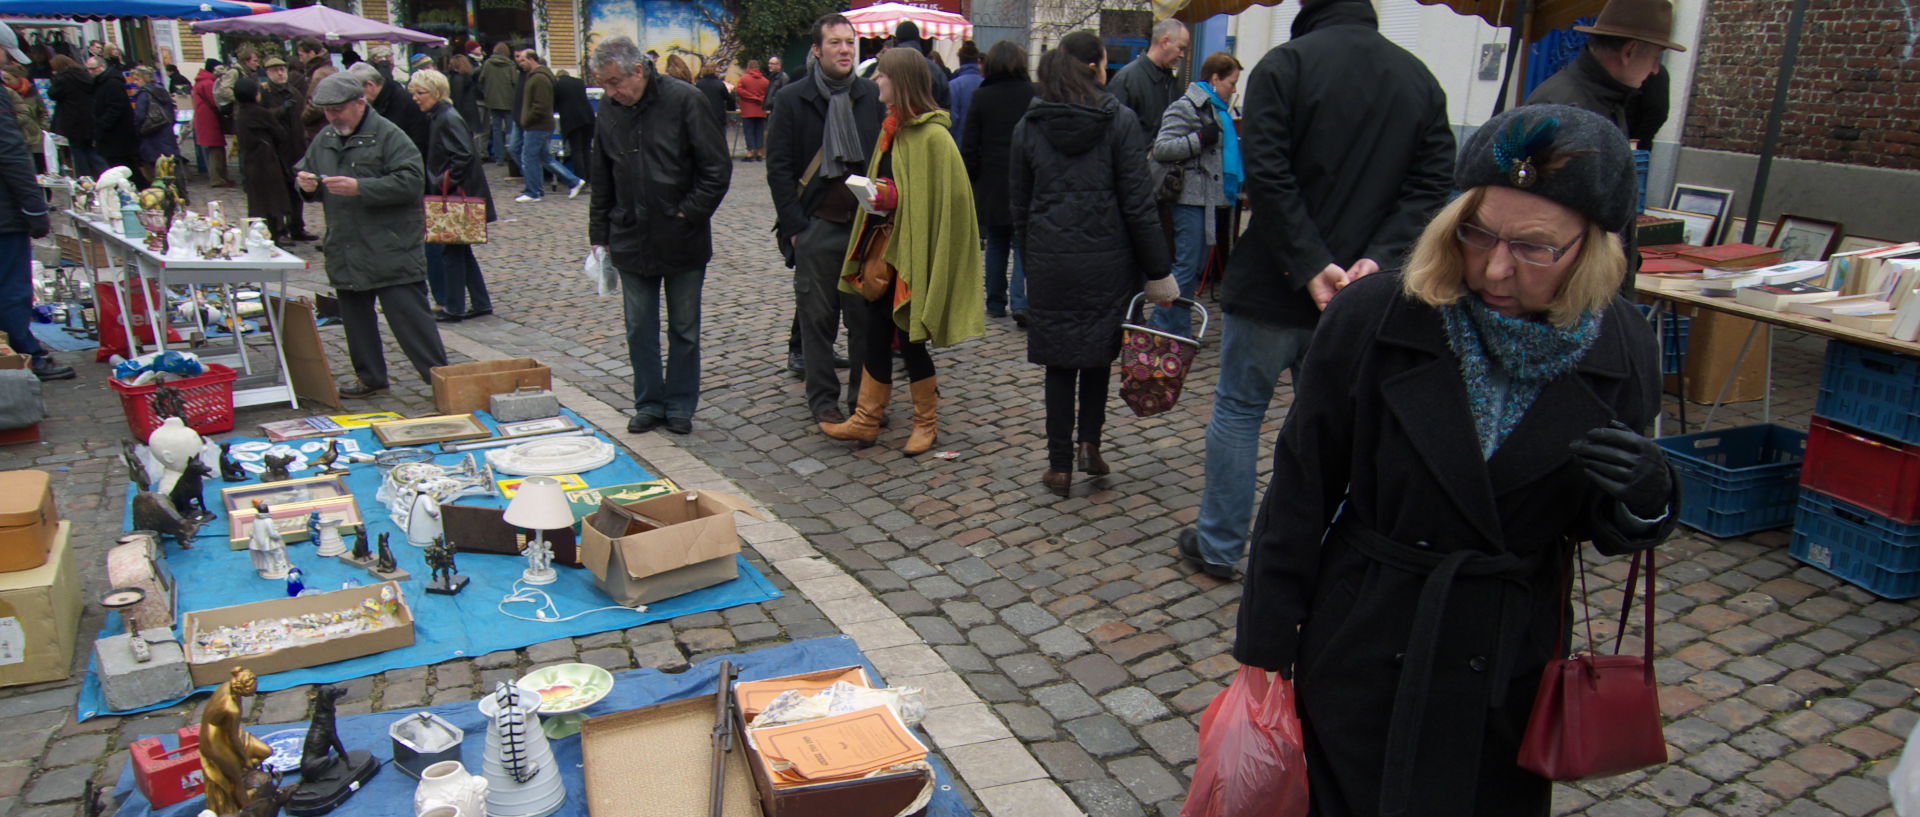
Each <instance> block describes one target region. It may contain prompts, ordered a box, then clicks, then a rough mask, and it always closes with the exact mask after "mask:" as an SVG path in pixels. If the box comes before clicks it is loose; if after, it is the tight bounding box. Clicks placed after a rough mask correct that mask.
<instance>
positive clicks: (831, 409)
mask: <svg viewBox="0 0 1920 817" xmlns="http://www.w3.org/2000/svg"><path fill="white" fill-rule="evenodd" d="M813 421H814V422H816V423H828V424H832V425H839V424H841V423H844V422H846V421H847V415H846V412H843V411H841V410H840V408H839V407H838V406H828V407H826V408H823V409H821V410H819V411H816V412H814V413H813Z"/></svg>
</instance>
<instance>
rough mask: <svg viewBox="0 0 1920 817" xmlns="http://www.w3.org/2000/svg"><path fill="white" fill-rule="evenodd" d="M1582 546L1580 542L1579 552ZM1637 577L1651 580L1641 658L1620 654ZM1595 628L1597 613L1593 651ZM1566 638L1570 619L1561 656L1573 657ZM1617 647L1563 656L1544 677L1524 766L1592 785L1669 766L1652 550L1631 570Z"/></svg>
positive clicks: (1583, 586)
mask: <svg viewBox="0 0 1920 817" xmlns="http://www.w3.org/2000/svg"><path fill="white" fill-rule="evenodd" d="M1578 547H1579V546H1578V545H1575V549H1576V551H1577V549H1578ZM1643 562H1644V563H1645V565H1646V568H1645V570H1644V571H1643V570H1642V569H1641V564H1642V563H1643ZM1581 566H1582V568H1583V569H1582V570H1581V571H1580V595H1581V604H1582V605H1585V604H1586V592H1587V577H1586V571H1585V570H1584V561H1583V562H1582V564H1581ZM1571 567H1572V565H1569V568H1571ZM1569 572H1571V570H1569ZM1637 579H1644V581H1645V582H1646V601H1645V605H1646V609H1645V611H1644V613H1645V616H1646V634H1645V636H1644V638H1645V644H1646V647H1645V650H1644V651H1643V653H1642V654H1641V655H1620V654H1619V650H1620V638H1621V637H1624V636H1625V635H1626V629H1627V621H1628V616H1629V614H1630V613H1631V612H1632V610H1633V591H1634V584H1635V582H1636V580H1637ZM1569 583H1570V580H1569ZM1563 586H1564V585H1563ZM1562 615H1563V616H1564V615H1565V613H1562ZM1592 626H1593V625H1592V617H1591V615H1589V617H1588V625H1587V627H1588V629H1587V644H1588V645H1589V647H1590V648H1591V646H1592V645H1594V640H1593V629H1592ZM1566 633H1567V626H1566V622H1565V621H1564V620H1562V621H1561V622H1560V639H1561V640H1560V643H1559V646H1558V647H1557V648H1556V649H1555V651H1554V653H1555V655H1565V654H1566V647H1567V644H1566V637H1567V636H1566ZM1613 648H1614V654H1613V655H1598V654H1594V653H1586V654H1582V655H1575V656H1570V657H1566V658H1555V659H1554V660H1553V661H1551V662H1549V663H1548V664H1547V669H1546V672H1545V674H1543V675H1542V676H1541V678H1540V693H1539V695H1538V696H1537V697H1535V698H1534V699H1533V714H1532V715H1531V716H1529V717H1528V719H1527V733H1526V736H1525V737H1524V738H1523V739H1522V740H1521V742H1520V758H1519V764H1520V768H1522V769H1526V770H1527V771H1530V772H1533V773H1534V774H1537V775H1540V776H1541V777H1544V778H1546V779H1548V780H1589V779H1592V778H1596V777H1609V776H1612V775H1616V774H1621V773H1624V772H1630V771H1633V770H1634V769H1641V768H1645V767H1648V766H1653V765H1657V764H1661V763H1665V762H1667V743H1666V738H1665V737H1664V735H1663V733H1662V732H1661V723H1660V694H1659V687H1658V685H1657V684H1656V683H1655V681H1654V677H1653V550H1652V549H1651V548H1649V549H1647V550H1643V551H1640V552H1638V553H1635V554H1633V557H1632V563H1631V567H1630V568H1629V569H1628V571H1627V589H1626V599H1625V600H1624V601H1623V602H1622V603H1621V608H1620V634H1619V635H1618V636H1616V637H1615V638H1614V642H1613Z"/></svg>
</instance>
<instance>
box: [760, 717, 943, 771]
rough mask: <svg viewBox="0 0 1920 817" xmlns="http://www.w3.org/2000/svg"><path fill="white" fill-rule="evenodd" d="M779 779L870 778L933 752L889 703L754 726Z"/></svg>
mask: <svg viewBox="0 0 1920 817" xmlns="http://www.w3.org/2000/svg"><path fill="white" fill-rule="evenodd" d="M753 739H754V742H755V745H757V746H758V747H759V748H760V754H761V755H763V756H764V757H766V759H767V762H768V764H769V765H770V766H771V768H772V771H773V772H774V775H775V777H776V779H778V780H779V781H781V782H783V783H786V784H790V785H805V784H810V783H824V782H828V781H833V780H847V779H852V778H858V777H864V776H866V775H868V774H872V773H873V772H876V771H879V770H881V769H885V768H887V767H889V766H896V765H899V764H901V763H911V762H913V761H916V760H922V759H924V758H926V756H927V747H926V746H924V745H922V744H921V743H920V741H919V740H918V739H917V738H915V737H914V736H913V734H912V733H911V732H908V731H907V725H906V724H904V723H901V722H900V717H899V716H898V715H895V714H893V710H892V709H890V708H888V707H885V706H872V707H868V708H866V709H861V710H857V711H854V712H848V713H847V714H845V715H835V716H833V717H830V718H821V719H819V720H812V721H806V722H804V723H796V724H793V725H791V726H774V727H768V728H766V729H755V730H753Z"/></svg>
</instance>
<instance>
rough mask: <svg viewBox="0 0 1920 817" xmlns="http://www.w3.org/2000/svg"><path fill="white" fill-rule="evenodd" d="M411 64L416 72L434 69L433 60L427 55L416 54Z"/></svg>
mask: <svg viewBox="0 0 1920 817" xmlns="http://www.w3.org/2000/svg"><path fill="white" fill-rule="evenodd" d="M410 64H411V65H412V66H413V70H415V71H418V70H420V69H422V68H432V67H433V58H432V57H429V56H427V55H425V54H415V55H413V61H412V63H410Z"/></svg>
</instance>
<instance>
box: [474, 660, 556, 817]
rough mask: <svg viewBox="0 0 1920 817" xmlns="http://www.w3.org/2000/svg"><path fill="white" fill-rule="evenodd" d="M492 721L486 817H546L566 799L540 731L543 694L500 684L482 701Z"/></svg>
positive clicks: (485, 766)
mask: <svg viewBox="0 0 1920 817" xmlns="http://www.w3.org/2000/svg"><path fill="white" fill-rule="evenodd" d="M478 705H479V707H480V714H482V715H485V716H487V720H488V721H489V723H488V724H487V749H486V755H485V760H484V762H483V763H482V764H481V771H483V772H484V773H485V774H486V777H487V813H488V814H503V815H504V814H511V815H515V817H546V816H547V815H549V814H552V813H553V812H554V811H555V810H556V809H558V808H560V804H561V803H562V802H564V801H565V800H566V799H567V789H566V786H565V785H564V784H563V783H562V782H561V781H560V770H559V768H558V767H557V766H556V764H555V763H554V760H553V749H552V748H551V747H549V746H548V745H547V734H546V732H543V731H541V729H540V716H539V715H537V714H534V713H535V712H536V711H538V710H539V708H540V695H539V693H537V692H534V691H533V690H530V689H526V688H523V687H519V686H515V685H513V684H509V683H501V684H499V685H498V686H497V687H496V688H495V689H494V692H493V694H490V695H488V696H486V697H485V698H481V699H480V701H479V704H478Z"/></svg>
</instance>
